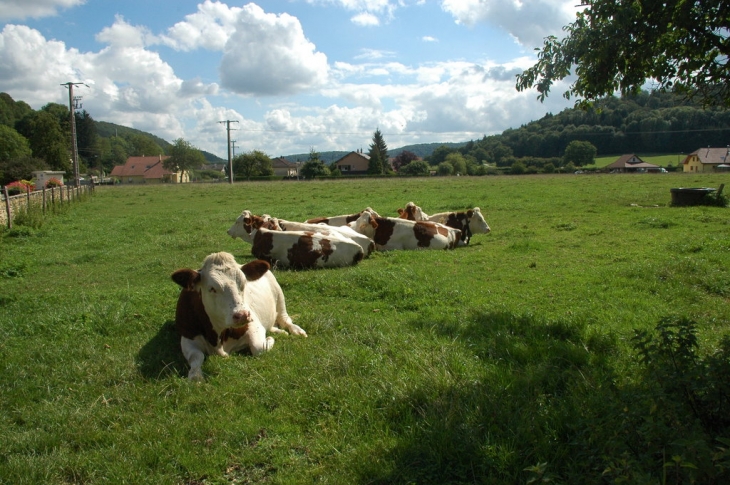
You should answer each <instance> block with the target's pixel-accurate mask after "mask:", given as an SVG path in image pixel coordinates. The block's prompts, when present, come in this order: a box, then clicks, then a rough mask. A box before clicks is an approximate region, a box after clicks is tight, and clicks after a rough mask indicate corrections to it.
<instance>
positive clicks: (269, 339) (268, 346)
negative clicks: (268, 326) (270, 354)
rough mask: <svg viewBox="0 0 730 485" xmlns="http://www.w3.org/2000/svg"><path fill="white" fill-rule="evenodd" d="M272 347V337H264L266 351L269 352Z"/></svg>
mask: <svg viewBox="0 0 730 485" xmlns="http://www.w3.org/2000/svg"><path fill="white" fill-rule="evenodd" d="M273 346H274V337H266V350H271V348H272V347H273Z"/></svg>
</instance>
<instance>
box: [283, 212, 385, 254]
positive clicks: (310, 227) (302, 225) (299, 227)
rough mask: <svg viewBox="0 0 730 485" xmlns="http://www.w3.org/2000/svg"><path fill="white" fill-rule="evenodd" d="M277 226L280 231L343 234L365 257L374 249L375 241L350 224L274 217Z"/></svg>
mask: <svg viewBox="0 0 730 485" xmlns="http://www.w3.org/2000/svg"><path fill="white" fill-rule="evenodd" d="M276 222H277V224H278V226H279V227H280V228H281V230H282V231H305V232H317V233H320V234H324V235H325V236H330V235H332V234H335V235H339V236H344V237H346V238H349V239H352V240H353V241H355V242H356V243H357V244H359V245H360V247H361V248H362V250H363V257H365V258H367V257H368V256H370V254H371V253H372V252H373V251H374V250H375V243H374V242H373V240H372V239H370V238H369V237H367V236H364V235H362V234H360V233H359V232H357V231H355V230H354V229H352V228H351V227H350V226H330V225H327V224H310V223H307V222H293V221H287V220H284V219H276Z"/></svg>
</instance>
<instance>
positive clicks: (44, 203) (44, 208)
mask: <svg viewBox="0 0 730 485" xmlns="http://www.w3.org/2000/svg"><path fill="white" fill-rule="evenodd" d="M45 213H46V186H45V185H44V186H43V214H44V215H45Z"/></svg>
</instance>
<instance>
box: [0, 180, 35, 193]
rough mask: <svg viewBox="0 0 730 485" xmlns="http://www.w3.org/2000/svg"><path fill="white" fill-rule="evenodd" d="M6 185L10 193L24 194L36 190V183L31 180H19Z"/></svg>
mask: <svg viewBox="0 0 730 485" xmlns="http://www.w3.org/2000/svg"><path fill="white" fill-rule="evenodd" d="M5 187H6V188H7V189H8V195H18V194H24V193H26V192H29V191H30V192H32V191H34V190H35V185H33V182H30V181H28V180H18V181H16V182H11V183H9V184H8V185H6V186H5Z"/></svg>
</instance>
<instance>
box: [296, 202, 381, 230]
mask: <svg viewBox="0 0 730 485" xmlns="http://www.w3.org/2000/svg"><path fill="white" fill-rule="evenodd" d="M365 211H368V212H371V213H372V214H373V215H375V217H380V216H379V215H378V213H377V212H375V211H374V210H372V209H371V208H370V207H366V208H365V209H364V210H362V211H360V212H356V213H355V214H345V215H341V216H330V217H315V218H313V219H307V221H306V222H307V223H309V224H327V225H328V226H346V225H348V224H350V223H351V222H354V221H356V220H357V218H358V217H360V216H361V215H362V213H363V212H365Z"/></svg>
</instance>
